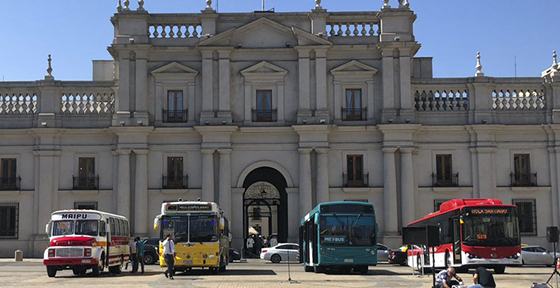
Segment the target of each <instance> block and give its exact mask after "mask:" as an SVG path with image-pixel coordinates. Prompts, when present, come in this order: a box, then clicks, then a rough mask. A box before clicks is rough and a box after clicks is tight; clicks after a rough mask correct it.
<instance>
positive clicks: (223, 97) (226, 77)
mask: <svg viewBox="0 0 560 288" xmlns="http://www.w3.org/2000/svg"><path fill="white" fill-rule="evenodd" d="M230 52H231V51H228V50H224V51H221V50H220V60H219V70H220V71H219V73H220V77H219V82H220V84H219V85H220V93H219V95H220V97H219V101H218V105H219V109H218V110H219V112H229V111H231V107H230V98H231V97H230V89H229V87H230V73H229V72H230V71H229V54H230Z"/></svg>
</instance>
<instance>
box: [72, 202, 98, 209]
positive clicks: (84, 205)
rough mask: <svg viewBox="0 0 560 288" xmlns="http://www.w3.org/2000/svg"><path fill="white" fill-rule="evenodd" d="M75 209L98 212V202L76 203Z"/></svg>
mask: <svg viewBox="0 0 560 288" xmlns="http://www.w3.org/2000/svg"><path fill="white" fill-rule="evenodd" d="M74 209H89V210H97V202H74Z"/></svg>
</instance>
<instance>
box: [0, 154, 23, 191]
mask: <svg viewBox="0 0 560 288" xmlns="http://www.w3.org/2000/svg"><path fill="white" fill-rule="evenodd" d="M16 163H17V160H16V159H15V158H4V159H2V160H1V161H0V190H16V189H19V177H18V176H17V174H16V173H17V169H16Z"/></svg>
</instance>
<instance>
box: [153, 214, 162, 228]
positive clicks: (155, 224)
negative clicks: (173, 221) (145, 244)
mask: <svg viewBox="0 0 560 288" xmlns="http://www.w3.org/2000/svg"><path fill="white" fill-rule="evenodd" d="M160 219H161V215H158V216H156V218H155V219H154V230H158V229H159V220H160Z"/></svg>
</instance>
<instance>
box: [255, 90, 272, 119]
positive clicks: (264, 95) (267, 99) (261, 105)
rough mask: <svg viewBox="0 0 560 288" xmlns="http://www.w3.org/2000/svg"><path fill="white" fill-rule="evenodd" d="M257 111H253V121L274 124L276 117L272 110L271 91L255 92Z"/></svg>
mask: <svg viewBox="0 0 560 288" xmlns="http://www.w3.org/2000/svg"><path fill="white" fill-rule="evenodd" d="M256 94H257V109H256V110H255V111H254V115H253V119H254V120H253V121H255V122H274V121H276V119H275V118H276V115H274V112H275V111H274V110H272V90H257V93H256Z"/></svg>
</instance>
